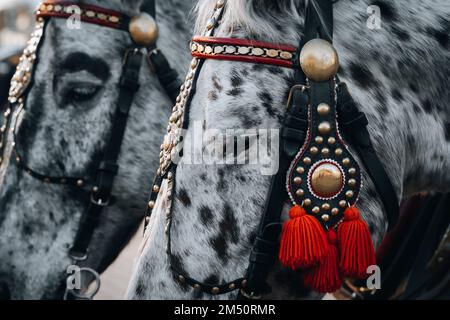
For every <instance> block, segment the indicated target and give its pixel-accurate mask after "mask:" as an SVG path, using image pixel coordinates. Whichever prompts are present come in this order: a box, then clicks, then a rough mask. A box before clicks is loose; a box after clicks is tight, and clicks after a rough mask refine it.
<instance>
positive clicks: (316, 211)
mask: <svg viewBox="0 0 450 320" xmlns="http://www.w3.org/2000/svg"><path fill="white" fill-rule="evenodd" d="M312 212H313V213H315V214H318V213H319V212H320V208H319V207H314V208H312Z"/></svg>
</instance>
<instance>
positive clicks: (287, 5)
mask: <svg viewBox="0 0 450 320" xmlns="http://www.w3.org/2000/svg"><path fill="white" fill-rule="evenodd" d="M215 2H216V1H215V0H200V1H199V3H198V18H197V19H198V20H197V34H200V33H201V32H202V31H203V30H204V29H205V26H206V25H207V20H208V19H209V17H210V16H211V14H212V11H213V8H214V5H215ZM370 5H376V6H378V7H379V8H380V11H381V26H380V28H375V29H373V30H372V28H368V27H367V20H368V19H369V14H368V13H367V12H368V7H369V6H370ZM303 8H304V1H303V0H279V1H272V0H232V1H227V2H226V6H225V12H224V16H223V18H222V20H221V23H220V24H219V26H218V29H217V30H216V32H215V35H216V36H218V37H233V38H244V39H249V38H250V39H255V40H262V41H270V42H275V43H284V44H290V45H294V46H296V45H297V44H298V43H299V39H300V38H301V36H302V28H301V26H302V25H303V21H304V14H305V12H304V10H303ZM369 11H370V10H369ZM334 17H335V18H334V24H335V30H334V46H335V48H336V49H337V52H338V53H339V56H340V65H341V69H340V72H339V75H340V78H341V80H342V81H344V82H346V83H347V84H348V86H349V88H350V90H351V92H352V94H353V97H354V98H355V100H356V101H357V102H358V103H359V105H360V107H361V109H362V111H364V112H365V114H366V115H367V117H368V120H369V126H368V129H369V131H370V134H371V136H372V139H373V144H374V147H375V149H376V151H377V153H378V155H379V157H380V159H381V161H382V163H383V165H384V167H385V169H386V170H387V173H388V175H389V177H390V179H391V180H392V182H393V185H394V187H395V190H396V193H397V196H398V198H402V197H404V196H407V195H410V194H413V193H416V192H419V191H431V190H435V191H441V192H444V191H449V187H450V170H449V169H450V132H449V131H448V126H446V123H447V122H448V121H450V108H449V106H448V101H449V100H450V91H449V89H448V88H449V85H450V80H449V79H450V64H449V61H450V50H449V49H450V41H449V40H450V39H449V20H450V6H449V4H448V1H446V0H438V1H421V2H417V1H412V0H409V1H401V2H392V1H371V0H358V1H345V0H341V1H338V2H337V3H335V5H334ZM292 82H293V70H290V69H286V68H280V67H272V66H270V67H269V66H263V65H257V64H251V63H243V62H231V61H219V60H207V61H205V63H204V65H203V67H202V70H201V73H200V75H199V77H198V81H197V84H196V91H195V94H194V96H193V98H192V102H191V104H190V112H189V115H190V116H189V129H188V132H187V134H186V135H184V138H183V139H184V143H185V146H186V145H189V146H191V147H192V150H189V152H191V153H192V154H194V155H202V154H203V153H204V150H205V149H207V147H208V144H211V145H212V144H214V143H215V141H216V140H215V139H209V140H208V139H206V138H205V139H204V140H203V141H202V142H203V144H202V143H196V142H194V143H193V142H192V140H193V139H194V138H193V135H192V132H193V131H194V130H195V129H196V128H198V127H200V129H203V130H207V129H213V130H219V132H223V133H224V132H225V130H226V129H277V128H279V127H280V120H281V119H282V116H283V112H284V110H285V107H284V106H285V105H286V101H287V95H288V92H289V89H290V87H291V84H292ZM196 123H197V124H200V125H199V126H196V125H195V124H196ZM446 128H447V129H446ZM196 137H197V136H196ZM249 148H252V145H250V146H249ZM252 150H254V149H252ZM186 152H187V151H186V150H184V153H186ZM260 169H261V167H260V166H259V165H250V164H247V165H238V164H235V165H224V164H218V163H215V164H206V163H203V164H196V165H193V164H188V163H183V161H181V163H180V164H179V165H178V167H177V172H176V184H175V190H173V191H172V197H173V204H172V206H173V211H172V212H173V217H172V226H171V251H172V255H171V256H170V259H171V263H172V265H173V266H175V267H176V269H177V270H180V272H182V273H183V274H185V275H187V276H189V277H191V278H194V279H196V280H198V281H201V282H204V283H206V284H209V285H212V286H214V285H221V284H223V283H227V282H229V281H232V280H234V279H237V278H240V277H242V276H244V273H245V270H246V267H247V266H248V263H249V254H250V249H251V247H252V243H253V240H254V238H255V233H256V230H257V226H258V223H259V222H260V219H261V213H262V212H263V206H264V202H265V199H266V197H267V192H268V186H269V181H270V177H269V176H268V175H263V174H261V171H260ZM362 174H363V187H362V190H361V194H360V199H361V200H360V202H359V207H360V209H361V212H362V214H363V216H364V218H365V220H366V222H367V223H368V225H369V228H370V231H371V235H372V239H373V241H374V243H375V245H376V246H378V245H379V244H380V241H381V239H382V238H383V236H384V234H385V232H386V227H387V221H386V219H385V215H384V214H383V206H382V203H381V201H380V198H379V195H378V194H377V192H376V190H375V188H374V185H373V183H372V181H371V180H370V178H369V176H368V175H367V172H365V171H364V170H363V173H362ZM163 191H164V190H163ZM163 191H162V192H160V195H159V198H158V200H157V204H156V205H155V208H158V209H159V208H161V210H157V209H155V210H154V212H153V215H152V218H151V220H150V224H149V226H148V229H147V231H146V235H145V240H144V244H143V248H142V252H141V254H140V256H139V259H138V263H137V266H136V269H135V273H134V276H133V279H132V282H131V285H130V287H129V293H128V297H129V298H131V299H174V298H175V299H192V298H204V299H216V298H217V299H218V298H222V299H223V298H228V299H233V298H235V296H236V295H235V292H232V293H229V294H225V295H218V296H213V295H209V294H203V293H201V292H199V291H198V290H195V289H193V288H191V287H190V286H188V285H186V284H185V283H183V282H182V281H180V282H178V281H176V274H173V273H172V272H171V268H170V267H169V257H167V254H166V245H167V237H166V235H165V232H164V229H165V224H166V219H165V214H166V212H165V210H164V207H165V199H166V198H165V197H166V196H167V192H170V191H167V192H166V193H164V192H163ZM269 280H270V283H271V285H272V287H273V292H272V294H271V295H270V296H268V297H276V298H300V297H304V296H305V289H303V288H302V284H301V280H300V276H299V274H297V273H295V272H292V271H289V270H286V269H283V268H280V267H279V266H276V267H274V269H273V270H272V272H271V274H270V276H269Z"/></svg>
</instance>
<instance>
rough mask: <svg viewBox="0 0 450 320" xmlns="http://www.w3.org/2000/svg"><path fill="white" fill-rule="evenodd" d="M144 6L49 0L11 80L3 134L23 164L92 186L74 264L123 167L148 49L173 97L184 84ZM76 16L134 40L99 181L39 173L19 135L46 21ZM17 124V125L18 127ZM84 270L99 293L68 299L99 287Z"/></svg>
mask: <svg viewBox="0 0 450 320" xmlns="http://www.w3.org/2000/svg"><path fill="white" fill-rule="evenodd" d="M142 9H143V10H142V11H143V13H141V14H140V15H138V16H136V17H129V16H127V15H125V14H123V13H121V12H117V11H113V10H109V9H105V8H101V7H98V6H93V5H86V4H82V3H72V2H67V1H46V2H43V3H42V4H41V5H40V6H39V8H38V10H37V12H36V18H37V21H36V28H35V31H34V33H33V34H32V37H31V39H30V40H29V42H28V46H27V47H26V48H25V50H24V52H23V56H22V57H21V59H20V63H19V65H18V67H17V70H16V73H15V75H14V77H13V79H12V82H11V88H10V92H9V102H10V105H11V106H10V108H8V109H7V111H6V112H5V120H6V124H5V125H4V126H3V127H2V128H1V132H2V133H5V132H7V131H8V129H10V130H11V133H12V137H13V141H12V143H11V147H12V151H13V153H14V156H15V160H16V164H17V166H18V167H19V168H20V169H22V170H24V171H25V172H26V173H28V174H29V175H31V176H32V177H34V178H36V179H39V180H41V181H43V182H45V183H53V184H61V185H68V186H72V187H75V188H78V189H82V190H87V191H88V192H89V193H90V195H89V198H88V201H89V205H88V209H87V211H85V212H84V213H83V214H82V216H81V220H80V223H79V227H78V230H77V233H76V236H75V240H74V244H73V246H72V247H71V248H70V250H69V257H70V258H71V259H72V260H73V265H78V264H80V262H82V261H85V260H86V259H87V258H88V251H89V250H88V248H89V246H90V244H91V240H92V237H93V234H94V231H95V229H96V228H97V227H98V224H99V222H100V217H101V213H102V210H103V208H105V207H107V206H108V205H109V203H110V198H111V192H112V187H113V182H114V178H115V176H116V174H117V172H118V169H119V166H118V164H117V162H118V158H119V154H120V147H121V144H122V141H123V137H124V133H125V128H126V124H127V120H128V115H129V111H130V108H131V105H132V103H133V100H134V96H135V93H136V92H137V91H138V89H139V87H140V84H139V74H140V70H141V65H142V60H143V59H144V57H143V53H144V50H146V51H147V52H148V54H147V58H148V62H149V63H150V64H151V67H152V69H153V70H154V71H155V74H156V75H157V77H158V79H159V80H160V82H161V84H162V86H163V87H164V88H165V90H166V92H167V94H168V96H169V97H170V98H171V99H172V100H174V96H175V95H176V94H175V92H176V90H177V88H178V87H179V80H178V75H177V73H176V72H175V71H174V70H173V69H172V68H171V67H170V65H169V63H168V61H167V59H166V58H165V57H164V55H163V54H162V53H161V52H160V50H159V49H158V48H157V47H156V40H157V36H158V28H157V25H156V22H155V15H156V12H155V1H147V2H146V7H144V8H142ZM74 15H76V17H79V20H80V21H82V22H84V23H89V24H93V25H98V26H102V27H108V28H112V29H117V30H120V31H125V32H128V33H129V35H130V37H131V39H132V42H133V44H132V45H131V47H129V48H127V49H126V50H125V54H124V57H123V65H122V71H121V76H120V81H119V84H118V87H119V97H118V100H117V103H116V110H115V115H114V118H113V123H112V128H111V132H110V136H109V139H108V141H107V144H106V147H105V149H104V151H103V158H102V161H101V162H100V164H99V166H98V168H97V171H96V175H95V178H94V179H92V178H89V177H65V176H62V177H54V176H53V177H52V176H48V175H44V174H41V173H39V172H37V171H36V170H34V169H32V168H31V167H30V166H29V165H28V164H27V163H26V161H25V158H24V157H23V156H22V151H21V149H20V146H19V145H18V143H17V139H16V125H17V123H18V118H19V117H20V114H21V112H22V111H23V110H24V108H25V100H26V97H27V93H28V90H29V88H30V84H31V83H32V80H33V75H34V67H35V64H36V61H37V59H38V51H39V47H40V45H41V43H42V38H43V37H44V32H45V27H46V22H47V21H48V20H49V19H50V18H59V19H69V18H72V17H75V16H74ZM13 110H15V112H13ZM13 113H14V114H15V116H14V117H12V116H11V115H12V114H13ZM10 116H11V117H10ZM13 118H15V121H13V120H12V119H13ZM13 122H14V124H13V125H12V123H13ZM1 141H2V142H1V145H0V148H1V150H0V151H1V153H2V154H3V153H4V150H3V146H4V145H6V143H7V136H6V135H5V134H2V137H1ZM0 161H1V160H0ZM80 270H81V271H82V272H84V273H87V274H90V275H91V276H92V277H93V279H94V281H95V282H96V286H97V288H96V289H95V290H94V291H93V293H92V292H91V293H89V294H84V293H83V292H82V291H76V290H75V289H72V288H69V287H67V289H66V293H65V298H73V297H75V298H77V299H82V298H83V297H84V298H86V299H87V298H89V299H90V298H92V297H93V296H94V295H95V293H96V292H97V291H98V288H99V286H100V279H99V276H98V273H97V272H96V271H95V270H93V269H90V268H81V269H80ZM71 281H73V276H69V277H68V279H67V284H68V285H69V284H70V282H71Z"/></svg>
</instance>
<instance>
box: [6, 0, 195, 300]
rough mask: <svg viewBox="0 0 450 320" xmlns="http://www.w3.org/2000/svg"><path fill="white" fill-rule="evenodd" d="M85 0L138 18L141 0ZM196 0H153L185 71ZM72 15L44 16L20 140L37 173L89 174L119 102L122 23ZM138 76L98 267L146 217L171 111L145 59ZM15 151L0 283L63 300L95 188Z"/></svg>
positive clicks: (9, 162) (96, 250) (91, 263)
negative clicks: (39, 176)
mask: <svg viewBox="0 0 450 320" xmlns="http://www.w3.org/2000/svg"><path fill="white" fill-rule="evenodd" d="M86 2H87V3H89V4H92V5H97V6H101V7H104V8H109V9H112V10H116V11H120V12H123V13H125V14H127V15H129V16H135V15H137V14H139V13H140V8H141V5H142V4H143V2H144V1H143V0H126V1H124V0H120V1H119V0H115V1H111V0H108V1H106V0H91V1H80V3H86ZM192 6H193V5H192V2H191V1H185V0H167V1H159V2H158V4H157V20H158V21H157V22H158V26H159V29H160V36H159V40H158V46H159V48H160V49H161V50H162V51H163V52H164V53H165V54H166V56H167V57H168V58H169V59H170V60H171V64H172V66H173V67H174V68H175V69H176V70H177V71H178V72H179V73H183V72H185V69H186V66H187V65H188V62H189V60H188V59H189V56H188V52H187V46H188V41H189V38H188V35H189V34H190V32H189V30H190V28H189V27H188V26H190V24H189V23H188V13H189V12H190V10H191V9H192ZM66 22H67V21H66V20H65V19H53V18H52V19H49V21H48V23H47V26H46V29H45V34H44V39H43V43H42V45H41V48H40V51H39V54H38V59H39V61H38V63H37V65H36V69H35V75H34V81H33V83H32V86H31V88H30V91H29V93H28V97H27V100H26V104H25V108H24V112H23V113H22V116H21V118H20V119H19V126H18V128H17V132H18V133H17V141H16V142H17V144H18V145H20V148H21V149H22V150H24V151H23V152H24V154H23V156H24V158H25V159H26V162H27V163H28V164H29V165H30V166H31V167H32V168H33V169H35V170H36V171H39V172H41V173H43V174H47V175H51V176H86V175H90V174H92V173H93V170H94V169H95V168H96V166H97V165H98V161H99V157H101V156H102V154H101V151H102V150H103V147H104V145H105V143H106V138H107V136H108V134H109V132H110V128H111V119H112V116H113V114H114V111H115V108H116V105H117V98H118V91H119V90H118V82H119V76H120V70H121V67H122V59H123V54H124V51H125V49H126V48H128V47H130V46H131V45H132V41H131V38H130V35H129V34H128V33H127V32H125V31H120V30H115V29H112V28H107V27H102V26H98V25H94V24H89V23H81V28H80V29H69V28H67V27H66ZM140 83H141V87H140V89H139V91H138V92H137V93H136V96H135V98H134V101H133V104H132V106H131V112H130V116H129V119H128V124H127V128H126V133H125V137H124V140H123V143H122V148H121V153H120V158H119V165H120V169H119V173H118V175H117V177H116V180H115V183H114V187H113V196H114V201H113V203H112V204H111V205H110V206H109V207H107V208H105V210H104V211H103V214H102V217H101V221H100V225H99V227H98V228H97V229H96V231H95V233H94V236H93V240H92V245H91V246H90V248H89V250H90V251H89V259H88V260H87V261H85V262H83V264H82V266H88V267H90V268H93V269H95V270H97V271H99V272H101V271H103V270H104V269H105V268H106V267H107V266H108V265H109V264H110V263H111V262H112V261H113V260H114V259H115V257H116V256H117V254H118V253H119V252H120V250H121V249H122V248H123V246H124V245H125V244H126V243H127V242H128V240H129V238H130V236H131V235H133V233H134V231H135V230H136V229H137V227H138V225H139V223H140V221H141V219H142V217H143V208H145V203H146V196H147V195H146V193H147V192H146V190H148V188H149V186H150V183H151V180H152V175H153V171H154V168H155V167H156V165H157V163H158V152H157V150H159V144H160V141H161V139H162V137H163V133H164V131H165V127H164V123H165V122H166V121H167V119H168V115H169V112H170V105H171V102H170V100H169V98H168V96H167V95H166V93H165V92H164V90H163V88H162V87H161V84H160V83H159V81H158V79H157V78H156V76H155V75H154V74H153V72H152V70H151V68H150V67H149V65H148V64H147V63H145V62H144V63H143V67H142V69H141V73H140ZM8 140H9V141H11V132H9V133H8ZM11 157H12V155H11V148H10V147H7V148H6V154H5V159H4V161H3V163H2V166H1V170H0V283H3V284H2V288H3V290H4V292H5V297H6V296H7V295H10V298H12V299H54V298H61V297H62V289H63V288H64V280H65V277H67V275H68V274H67V273H66V268H67V267H68V266H69V265H70V264H71V260H70V259H69V257H68V254H67V252H68V248H69V247H70V246H71V245H72V244H73V241H74V236H75V232H76V230H77V227H78V222H79V219H80V216H81V214H82V213H83V212H84V211H85V210H86V207H87V204H88V202H89V194H88V193H87V192H84V191H81V190H80V189H76V188H73V187H69V186H63V185H53V184H50V183H44V182H42V181H39V180H36V179H35V178H33V177H32V176H30V175H29V174H27V173H26V172H25V171H23V170H21V169H20V168H18V166H17V163H16V162H15V161H14V159H11ZM7 291H9V293H8V292H7Z"/></svg>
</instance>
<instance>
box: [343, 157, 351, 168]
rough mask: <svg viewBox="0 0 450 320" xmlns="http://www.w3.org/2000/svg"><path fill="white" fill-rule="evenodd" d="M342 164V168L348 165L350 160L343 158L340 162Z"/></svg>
mask: <svg viewBox="0 0 450 320" xmlns="http://www.w3.org/2000/svg"><path fill="white" fill-rule="evenodd" d="M342 164H343V165H344V166H348V165H350V159H349V158H344V159H343V160H342Z"/></svg>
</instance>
